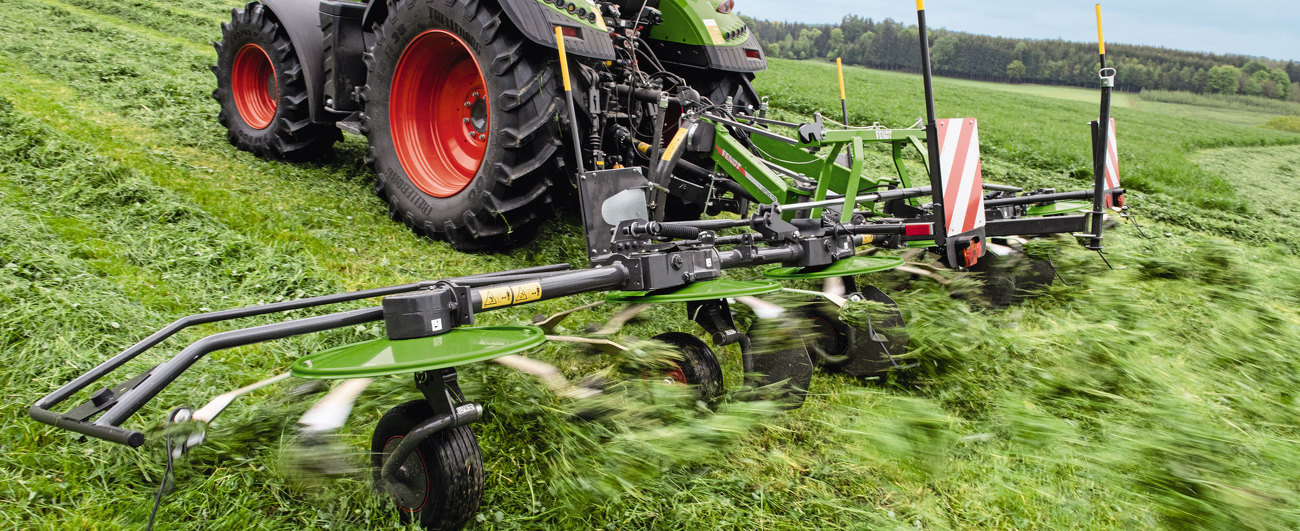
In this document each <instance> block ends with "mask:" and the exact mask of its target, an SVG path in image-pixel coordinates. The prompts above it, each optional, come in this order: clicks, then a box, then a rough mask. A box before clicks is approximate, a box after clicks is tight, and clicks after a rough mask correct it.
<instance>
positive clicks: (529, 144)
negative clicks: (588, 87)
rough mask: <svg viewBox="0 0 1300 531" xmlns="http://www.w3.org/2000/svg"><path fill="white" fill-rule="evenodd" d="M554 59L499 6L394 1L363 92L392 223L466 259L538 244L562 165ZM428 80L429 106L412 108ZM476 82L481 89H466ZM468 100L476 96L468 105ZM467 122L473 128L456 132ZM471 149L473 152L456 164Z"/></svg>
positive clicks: (372, 152)
mask: <svg viewBox="0 0 1300 531" xmlns="http://www.w3.org/2000/svg"><path fill="white" fill-rule="evenodd" d="M449 36H451V37H454V39H453V38H451V37H449ZM456 43H459V44H456ZM413 44H415V45H414V46H413ZM444 48H445V53H444ZM545 52H546V51H545V50H543V49H541V48H539V47H537V46H534V45H532V44H531V43H529V42H527V41H526V40H525V39H524V37H523V36H522V35H521V34H520V33H519V31H518V30H517V29H516V28H515V27H514V26H512V25H511V22H510V20H509V19H508V18H506V17H505V16H504V15H502V13H501V10H500V8H499V7H498V6H497V5H496V4H495V3H494V2H492V1H491V0H452V1H449V0H395V1H391V2H390V5H389V10H388V15H387V18H386V19H385V20H384V21H383V23H382V24H380V25H379V26H378V27H377V28H376V30H375V44H374V46H373V47H371V48H370V50H369V51H368V52H367V53H366V54H365V62H366V68H367V70H368V72H369V73H368V76H367V80H366V85H365V86H364V87H362V89H361V91H360V98H361V105H362V109H363V111H362V115H361V131H362V133H364V134H365V135H366V136H367V137H368V138H369V141H370V149H369V152H368V154H367V161H368V162H370V163H371V164H372V165H373V166H374V169H375V172H376V173H377V174H378V178H377V180H376V182H375V193H377V194H378V195H379V197H381V198H383V199H384V200H385V201H387V202H388V205H389V216H390V217H392V218H393V219H394V220H397V221H401V222H403V223H405V224H406V225H407V226H408V227H410V228H411V230H413V231H414V232H416V233H417V234H420V235H423V236H426V237H429V238H434V239H445V240H447V242H448V243H450V244H451V246H452V247H453V248H455V249H457V250H460V251H504V250H507V249H509V248H511V247H515V246H518V245H520V244H523V243H526V242H527V241H529V240H531V239H532V237H533V236H534V235H535V234H536V230H537V226H538V224H539V223H540V222H541V221H543V220H544V219H546V218H549V217H550V216H551V215H552V214H553V212H552V208H551V206H550V205H551V186H552V184H553V181H552V179H553V178H554V174H555V173H556V172H555V168H556V160H558V159H559V158H560V157H557V156H556V155H557V153H556V150H557V149H558V147H559V146H560V140H559V130H558V126H557V124H556V116H558V110H559V109H560V108H561V103H562V100H561V99H560V97H561V94H562V92H561V89H560V86H559V75H558V74H557V73H556V72H555V71H554V70H555V67H554V65H552V64H551V63H553V61H552V58H551V55H553V54H547V53H545ZM404 58H405V59H406V60H407V61H408V62H406V63H403V62H402V61H403V59H404ZM471 58H472V59H473V61H472V62H467V61H468V59H471ZM469 65H472V68H474V70H468V69H470V68H471V66H469ZM399 68H400V69H401V71H400V72H399ZM464 72H471V74H464ZM472 72H477V75H478V77H477V79H474V78H473V75H472ZM421 76H425V77H432V78H435V79H445V80H449V81H448V82H447V83H441V82H437V81H419V79H420V77H421ZM437 76H444V77H442V78H437ZM457 76H464V77H463V79H468V80H469V82H468V83H459V84H456V83H452V82H451V81H454V80H457V79H462V77H457ZM405 80H410V81H405ZM395 81H396V82H397V83H395ZM408 83H410V84H408ZM419 83H428V85H427V87H428V89H429V90H431V91H433V93H432V94H421V96H423V97H425V98H427V100H428V101H429V102H431V103H428V104H427V105H428V107H429V110H425V109H423V108H419V107H418V105H417V104H416V103H410V102H412V101H416V100H418V99H419V98H417V97H415V96H409V97H408V96H404V94H405V95H410V94H417V93H421V91H420V90H417V89H418V88H421V87H424V86H425V85H419ZM471 86H472V87H480V86H481V87H482V92H481V93H480V91H479V90H477V89H475V90H473V91H472V93H470V91H469V90H468V89H465V88H464V87H471ZM411 87H417V89H412V88H411ZM442 87H447V88H445V90H444V89H443V88H442ZM458 90H459V91H462V92H467V93H466V94H463V95H461V94H459V92H456V91H458ZM444 94H445V95H444ZM394 95H396V98H394ZM458 99H464V100H465V104H464V109H461V107H460V105H459V104H458V103H459V102H458ZM484 99H486V103H482V102H483V101H484ZM453 100H456V101H453ZM453 103H456V105H453ZM413 105H416V106H415V107H413ZM408 109H416V110H415V111H412V112H408V111H407V110H408ZM457 113H461V114H464V116H463V117H462V116H461V114H457ZM395 121H396V124H395V123H394V122H395ZM462 122H463V123H464V130H463V131H462V130H460V129H456V128H457V127H460V124H461V123H462ZM395 125H396V127H394V126H395ZM435 128H436V129H435ZM403 131H406V132H403ZM411 131H414V132H411ZM422 131H423V133H422ZM447 131H453V132H454V133H455V134H445V133H446V132H447ZM421 134H423V135H425V136H423V137H421V136H420V135H421ZM402 135H405V136H402ZM419 138H424V140H423V141H421V140H419ZM412 139H415V140H412ZM453 142H454V143H455V145H452V144H449V143H453ZM447 146H450V147H447ZM419 153H431V154H429V155H422V154H419ZM462 153H468V155H465V157H463V158H457V159H454V160H453V159H452V158H451V157H459V156H460V154H462ZM439 160H440V161H442V162H438V161H439ZM475 160H477V162H475ZM448 161H451V162H448ZM475 164H477V166H476V167H474V166H475Z"/></svg>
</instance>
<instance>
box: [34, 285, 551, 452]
mask: <svg viewBox="0 0 1300 531" xmlns="http://www.w3.org/2000/svg"><path fill="white" fill-rule="evenodd" d="M568 269H569V265H568V264H553V265H544V266H536V267H527V268H522V269H515V270H511V271H500V272H494V273H484V274H478V275H468V276H463V277H456V278H452V279H448V280H449V281H453V282H455V281H465V282H469V283H473V284H483V283H496V282H502V281H505V280H506V279H509V278H512V275H528V274H545V273H554V272H561V271H566V270H568ZM438 282H440V281H423V282H414V283H410V284H401V285H397V286H389V287H384V288H374V289H368V290H361V291H354V292H349V293H339V294H334V295H324V296H320V297H309V298H306V299H298V300H292V301H284V302H276V303H271V304H263V305H259V306H251V307H248V308H236V309H232V310H221V311H216V312H208V313H202V314H197V315H190V316H186V317H182V318H180V319H177V320H176V321H173V322H172V323H171V324H169V325H167V326H166V327H163V328H162V329H160V330H158V331H157V332H154V333H153V334H151V335H150V336H149V337H146V338H145V339H143V340H141V341H140V342H138V343H136V344H134V345H132V346H131V347H130V348H127V349H126V350H124V351H122V352H120V353H118V354H117V355H116V356H113V357H112V358H109V359H108V360H106V361H104V362H103V363H100V364H99V365H98V366H96V367H95V368H93V369H91V370H90V371H87V372H86V373H85V374H82V375H81V376H78V377H77V378H76V379H74V380H72V381H71V382H68V383H67V384H64V385H63V386H62V387H59V388H58V389H57V390H55V391H54V392H52V393H50V394H48V395H46V396H44V397H42V398H41V399H40V400H37V401H36V403H35V404H33V405H32V406H31V407H30V408H28V414H29V415H30V416H31V417H32V418H33V419H35V420H37V421H40V422H43V423H45V424H50V425H52V426H57V427H60V428H64V429H67V430H71V431H75V432H77V433H81V434H83V435H88V436H91V437H96V438H99V439H105V440H108V441H112V442H116V443H121V444H126V445H129V446H139V445H141V444H143V443H144V435H143V434H142V433H140V432H138V431H133V430H127V429H123V428H120V427H118V424H121V423H122V421H123V420H125V419H126V418H127V417H130V416H131V414H132V413H134V412H135V411H136V410H138V409H139V408H140V407H141V406H143V405H144V403H145V402H148V400H149V399H150V398H152V397H153V396H154V395H156V394H157V393H158V391H160V390H161V389H162V388H163V387H166V385H167V384H168V383H170V382H171V381H172V380H174V379H175V378H176V376H177V375H179V374H180V372H183V371H184V369H185V368H188V367H189V366H190V365H191V364H193V362H194V360H197V359H199V358H201V357H202V356H203V355H206V354H207V353H209V352H212V351H214V350H220V349H222V348H229V347H231V346H238V345H246V344H249V343H256V342H258V341H267V340H270V339H280V338H284V337H289V336H291V335H297V334H302V333H307V332H317V331H322V330H328V329H330V328H338V327H341V326H348V325H350V324H355V323H362V322H370V321H377V320H379V319H381V318H382V312H381V311H380V310H379V308H372V309H368V310H358V312H362V313H363V314H364V315H365V318H364V320H360V321H353V319H354V318H355V317H354V316H353V314H354V313H355V312H343V313H339V314H331V315H325V316H321V317H314V318H309V319H302V320H298V321H290V322H287V323H278V324H272V325H265V326H260V327H256V328H249V329H245V330H235V331H232V332H224V333H221V334H216V335H214V336H209V337H207V338H204V339H201V340H199V341H198V342H196V343H194V344H193V345H190V347H188V348H186V349H185V350H183V351H182V352H181V353H180V354H178V355H177V356H176V357H174V358H172V360H170V361H168V362H167V363H165V364H163V365H159V366H157V367H155V368H153V369H151V370H150V371H148V372H146V373H144V374H141V375H140V376H138V377H136V378H135V379H133V380H131V381H128V382H127V384H129V385H127V386H129V387H133V388H135V389H133V390H131V391H128V392H126V393H125V394H123V396H121V397H112V396H111V392H108V389H107V388H105V390H104V391H103V392H101V394H99V395H98V397H97V398H92V401H96V400H100V397H102V403H103V404H107V403H109V402H113V401H114V399H115V398H116V403H115V404H113V405H112V406H111V407H109V409H108V410H107V411H105V412H104V415H103V416H101V417H100V418H99V419H98V420H96V421H94V422H89V421H87V420H86V419H87V416H88V415H93V414H95V413H96V412H97V411H98V410H94V411H91V412H89V413H86V414H81V415H73V414H72V412H65V413H59V412H55V411H53V408H55V407H57V406H58V405H59V404H61V403H62V402H63V401H65V400H67V399H68V398H70V397H72V396H73V395H75V394H76V393H78V392H80V391H81V390H83V389H85V388H87V387H90V386H91V385H92V384H94V383H95V382H97V381H99V380H100V379H102V378H103V377H104V376H107V375H108V374H109V373H112V372H113V371H115V370H117V369H118V368H120V367H121V366H122V365H125V364H126V363H127V362H129V361H131V360H132V359H135V358H136V357H137V356H139V355H140V354H143V353H144V352H145V351H147V350H149V349H150V348H153V347H154V346H156V345H158V344H159V343H162V342H163V341H164V340H166V339H167V338H169V337H171V336H173V335H175V334H176V333H177V332H180V331H181V330H184V329H186V328H189V327H191V326H195V325H200V324H208V323H216V322H221V321H228V320H232V319H239V318H243V317H253V316H258V315H265V314H270V313H278V312H285V311H289V310H298V309H302V308H310V307H315V306H324V305H328V304H336V303H341V302H350V301H355V300H361V299H369V298H373V297H382V296H386V295H395V294H398V293H406V292H410V291H416V290H419V289H425V288H430V287H433V286H435V285H437V284H438ZM369 312H376V313H374V314H373V315H371V314H370V313H369ZM340 316H343V317H340ZM304 323H305V324H304ZM331 323H332V324H331ZM303 326H306V327H307V328H310V329H302V328H301V327H303ZM294 330H303V331H294ZM285 331H289V332H288V333H285ZM252 337H261V339H248V338H252ZM231 340H236V341H244V342H242V343H238V344H225V346H222V345H223V344H224V342H226V341H231ZM201 345H202V347H200V346H201ZM201 348H206V349H207V350H203V351H202V352H199V351H198V350H196V349H201ZM186 355H193V356H194V358H193V360H191V361H189V362H187V363H183V365H182V362H178V361H177V360H178V359H183V358H184V357H185V356H186ZM176 368H179V370H176V372H175V373H174V374H171V375H170V376H169V377H167V378H165V381H162V383H161V384H159V383H157V382H159V381H161V379H159V378H157V376H161V375H162V374H164V373H165V372H169V371H171V370H174V369H176ZM160 370H161V371H164V372H163V373H160V372H159V371H160ZM146 380H148V382H147V383H145V381H146ZM146 388H153V390H152V392H150V393H148V394H147V396H145V395H144V394H143V393H137V392H136V391H141V390H142V389H146ZM128 398H129V399H130V400H132V401H137V402H136V403H134V405H133V406H131V407H126V408H124V407H123V406H128V405H130V404H131V403H130V402H128V401H127V399H128ZM97 403H98V402H97ZM83 413H84V412H83Z"/></svg>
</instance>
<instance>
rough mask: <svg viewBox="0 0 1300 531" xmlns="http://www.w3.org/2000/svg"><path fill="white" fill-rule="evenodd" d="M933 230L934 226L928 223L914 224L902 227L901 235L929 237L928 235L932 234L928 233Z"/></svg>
mask: <svg viewBox="0 0 1300 531" xmlns="http://www.w3.org/2000/svg"><path fill="white" fill-rule="evenodd" d="M933 229H934V225H932V224H930V223H914V224H911V225H903V234H905V235H907V236H929V235H930V234H933V233H932V232H930V231H932V230H933Z"/></svg>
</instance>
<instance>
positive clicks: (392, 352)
mask: <svg viewBox="0 0 1300 531" xmlns="http://www.w3.org/2000/svg"><path fill="white" fill-rule="evenodd" d="M544 342H546V332H543V331H542V329H541V328H537V327H535V326H471V327H463V328H457V329H455V330H452V331H450V332H447V333H445V334H442V335H437V336H432V337H422V338H418V339H401V340H391V339H388V338H379V339H372V340H370V341H362V342H360V343H353V344H351V345H343V346H341V347H335V348H332V349H329V350H324V351H321V352H317V353H315V354H312V355H310V356H304V357H302V358H299V359H298V360H295V361H294V362H293V364H292V365H290V368H289V370H290V372H292V373H293V375H294V376H297V377H299V378H312V379H337V378H373V377H376V376H388V375H392V374H403V373H411V372H419V371H431V370H434V369H445V368H447V367H457V366H460V365H465V364H468V363H476V362H480V361H487V360H490V359H493V358H499V357H501V356H505V355H508V354H514V353H516V352H522V351H525V350H528V349H531V348H533V347H536V346H538V345H541V344H542V343H544Z"/></svg>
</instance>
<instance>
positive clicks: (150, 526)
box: [144, 433, 174, 531]
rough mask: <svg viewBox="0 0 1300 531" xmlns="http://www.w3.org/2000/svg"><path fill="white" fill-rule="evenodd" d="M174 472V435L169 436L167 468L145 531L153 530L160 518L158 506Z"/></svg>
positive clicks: (164, 470) (155, 496)
mask: <svg viewBox="0 0 1300 531" xmlns="http://www.w3.org/2000/svg"><path fill="white" fill-rule="evenodd" d="M173 472H174V468H173V463H172V434H170V433H168V434H167V468H164V469H163V476H162V482H161V483H159V485H158V493H157V494H154V497H153V510H152V511H150V512H149V523H148V525H146V526H145V528H144V529H145V531H151V530H152V529H153V521H154V518H155V517H157V516H158V506H159V505H161V504H162V497H163V491H165V490H167V480H168V479H170V478H171V477H172V474H173Z"/></svg>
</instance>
